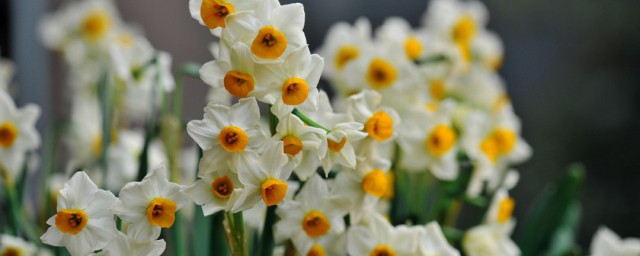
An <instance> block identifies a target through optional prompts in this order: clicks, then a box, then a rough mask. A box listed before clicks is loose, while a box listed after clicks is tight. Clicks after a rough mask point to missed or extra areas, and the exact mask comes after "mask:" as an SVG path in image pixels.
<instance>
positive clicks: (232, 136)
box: [218, 125, 249, 152]
mask: <svg viewBox="0 0 640 256" xmlns="http://www.w3.org/2000/svg"><path fill="white" fill-rule="evenodd" d="M218 142H220V145H221V146H222V148H224V150H226V151H227V152H243V151H244V150H245V149H246V148H247V145H248V144H249V136H248V135H247V133H246V132H244V131H243V130H242V129H240V128H239V127H237V126H233V125H230V126H226V127H224V128H222V130H220V135H218Z"/></svg>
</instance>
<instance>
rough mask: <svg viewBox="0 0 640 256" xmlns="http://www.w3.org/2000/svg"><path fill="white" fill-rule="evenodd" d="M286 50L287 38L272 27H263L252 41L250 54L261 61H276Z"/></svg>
mask: <svg viewBox="0 0 640 256" xmlns="http://www.w3.org/2000/svg"><path fill="white" fill-rule="evenodd" d="M286 49H287V37H286V36H285V35H284V34H283V33H282V32H280V31H278V30H277V29H276V28H274V27H273V26H264V27H262V28H260V30H259V31H258V35H257V36H256V37H255V39H253V43H252V44H251V52H252V53H253V54H254V55H256V56H258V57H260V58H263V59H277V58H279V57H280V56H282V54H283V53H284V51H285V50H286Z"/></svg>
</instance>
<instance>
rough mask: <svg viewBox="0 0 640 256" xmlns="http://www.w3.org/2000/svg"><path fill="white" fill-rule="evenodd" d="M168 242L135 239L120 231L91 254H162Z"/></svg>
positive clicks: (104, 255) (97, 255) (93, 255)
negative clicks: (105, 244)
mask: <svg viewBox="0 0 640 256" xmlns="http://www.w3.org/2000/svg"><path fill="white" fill-rule="evenodd" d="M166 246H167V243H166V242H165V241H164V240H150V241H142V242H140V241H135V240H132V239H130V238H129V237H127V235H125V234H124V233H122V232H118V235H117V236H116V239H114V240H113V241H112V242H111V243H109V245H107V246H106V247H105V248H104V249H102V251H100V252H98V253H93V254H91V255H92V256H108V255H147V256H160V255H162V253H163V252H164V250H165V248H166Z"/></svg>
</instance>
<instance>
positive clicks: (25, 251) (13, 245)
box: [0, 234, 38, 256]
mask: <svg viewBox="0 0 640 256" xmlns="http://www.w3.org/2000/svg"><path fill="white" fill-rule="evenodd" d="M37 250H38V248H37V247H36V246H35V245H34V244H33V243H30V242H27V241H25V240H23V239H22V238H20V237H13V236H10V235H5V234H3V235H0V255H16V256H33V255H36V251H37Z"/></svg>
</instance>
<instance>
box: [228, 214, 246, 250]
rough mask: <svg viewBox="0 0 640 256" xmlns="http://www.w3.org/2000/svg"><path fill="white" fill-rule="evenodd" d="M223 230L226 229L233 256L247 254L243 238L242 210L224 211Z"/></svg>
mask: <svg viewBox="0 0 640 256" xmlns="http://www.w3.org/2000/svg"><path fill="white" fill-rule="evenodd" d="M224 217H225V222H224V224H225V230H226V231H227V241H228V242H229V248H231V254H232V255H233V256H247V251H246V249H245V248H246V246H245V239H244V220H243V216H242V212H237V213H232V212H225V215H224Z"/></svg>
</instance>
